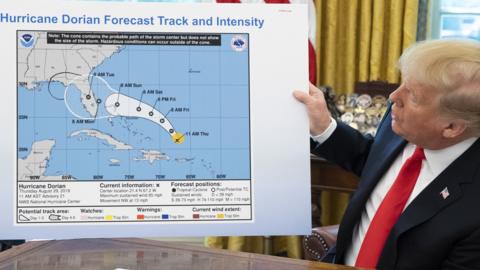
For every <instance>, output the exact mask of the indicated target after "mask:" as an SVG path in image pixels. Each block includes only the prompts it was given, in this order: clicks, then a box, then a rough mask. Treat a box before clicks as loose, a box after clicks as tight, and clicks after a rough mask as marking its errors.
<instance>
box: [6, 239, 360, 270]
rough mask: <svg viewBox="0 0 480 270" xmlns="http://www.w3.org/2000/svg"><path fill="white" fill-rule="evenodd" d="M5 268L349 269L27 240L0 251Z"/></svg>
mask: <svg viewBox="0 0 480 270" xmlns="http://www.w3.org/2000/svg"><path fill="white" fill-rule="evenodd" d="M6 269H9V270H10V269H18V270H25V269H42V270H50V269H67V270H80V269H81V270H89V269H109V270H114V269H142V270H146V269H172V270H173V269H174V270H184V269H196V270H204V269H215V270H223V269H225V270H226V269H229V270H230V269H231V270H236V269H249V270H253V269H272V270H273V269H275V270H281V269H285V270H287V269H288V270H300V269H327V270H334V269H335V270H348V269H355V268H351V267H345V266H339V265H333V264H324V263H317V262H310V261H305V260H296V259H289V258H281V257H274V256H267V255H261V254H251V253H244V252H234V251H227V250H219V249H211V248H205V247H198V246H191V245H187V244H179V243H171V242H160V241H154V240H146V239H135V238H120V239H76V240H58V241H38V242H27V243H25V244H22V245H20V246H16V247H14V248H12V249H9V250H7V251H4V252H2V253H0V270H6Z"/></svg>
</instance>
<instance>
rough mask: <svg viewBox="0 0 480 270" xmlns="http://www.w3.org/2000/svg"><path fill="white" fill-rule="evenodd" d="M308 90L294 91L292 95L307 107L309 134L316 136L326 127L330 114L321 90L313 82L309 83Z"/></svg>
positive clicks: (328, 123)
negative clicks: (306, 91)
mask: <svg viewBox="0 0 480 270" xmlns="http://www.w3.org/2000/svg"><path fill="white" fill-rule="evenodd" d="M308 92H309V93H308V94H307V93H305V92H302V91H294V92H293V96H295V98H296V99H297V100H298V101H300V102H302V103H303V104H305V106H306V107H307V112H308V118H309V119H310V135H312V136H316V135H320V134H321V133H322V132H323V131H325V129H327V128H328V126H329V125H330V121H331V118H330V117H331V116H330V112H329V111H328V109H327V103H326V102H325V97H324V96H323V92H322V91H320V89H318V88H317V87H315V85H313V84H310V87H309V89H308Z"/></svg>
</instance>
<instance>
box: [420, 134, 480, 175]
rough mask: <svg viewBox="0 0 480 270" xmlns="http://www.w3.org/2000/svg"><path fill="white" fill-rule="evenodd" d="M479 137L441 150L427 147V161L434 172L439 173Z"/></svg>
mask: <svg viewBox="0 0 480 270" xmlns="http://www.w3.org/2000/svg"><path fill="white" fill-rule="evenodd" d="M477 139H478V137H472V138H469V139H466V140H463V141H461V142H459V143H457V144H454V145H451V146H449V147H447V148H443V149H440V150H429V149H425V150H424V151H425V159H426V162H428V165H430V168H431V169H432V172H433V173H434V174H436V175H438V174H440V173H441V172H442V171H443V170H445V169H446V168H447V167H448V166H449V165H450V164H451V163H452V162H453V161H455V159H457V158H458V157H459V156H460V155H462V154H463V153H464V152H465V151H467V149H468V148H470V146H472V144H473V143H475V141H476V140H477Z"/></svg>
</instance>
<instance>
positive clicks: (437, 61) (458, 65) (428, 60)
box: [398, 39, 480, 136]
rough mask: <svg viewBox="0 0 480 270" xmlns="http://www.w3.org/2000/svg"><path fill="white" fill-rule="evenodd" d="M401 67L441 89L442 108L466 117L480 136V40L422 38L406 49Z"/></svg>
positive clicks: (408, 75) (474, 132) (420, 80)
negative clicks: (423, 39)
mask: <svg viewBox="0 0 480 270" xmlns="http://www.w3.org/2000/svg"><path fill="white" fill-rule="evenodd" d="M398 67H399V69H400V71H401V73H402V76H404V77H405V78H413V79H414V80H415V81H417V82H419V83H421V84H424V85H427V86H430V87H432V88H434V89H436V90H437V91H440V92H441V93H442V95H441V97H440V100H439V104H440V107H441V110H443V112H445V113H447V114H448V115H450V116H453V117H455V118H458V119H463V120H464V121H466V123H467V125H468V126H469V128H470V129H471V131H472V132H473V134H474V136H480V42H477V41H473V40H453V39H443V40H428V41H423V42H419V43H417V44H414V45H413V46H411V47H410V48H408V49H407V50H405V52H404V53H403V54H402V56H401V57H400V60H399V62H398Z"/></svg>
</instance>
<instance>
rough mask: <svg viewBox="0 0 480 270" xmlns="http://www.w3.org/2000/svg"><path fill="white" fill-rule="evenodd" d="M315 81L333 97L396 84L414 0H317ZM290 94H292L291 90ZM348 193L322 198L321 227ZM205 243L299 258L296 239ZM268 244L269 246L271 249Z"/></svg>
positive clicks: (412, 32) (335, 216)
mask: <svg viewBox="0 0 480 270" xmlns="http://www.w3.org/2000/svg"><path fill="white" fill-rule="evenodd" d="M315 5H316V7H315V8H316V16H317V37H316V38H317V40H316V44H317V46H316V54H317V81H318V84H319V85H330V86H332V87H333V88H334V89H335V90H336V92H337V94H341V93H351V92H353V86H354V82H355V81H373V80H382V81H388V82H391V83H394V82H398V81H399V73H398V71H397V69H396V61H397V59H398V57H399V56H400V53H401V51H402V50H403V49H404V48H405V47H408V46H409V45H410V44H411V43H413V42H414V41H415V38H416V25H417V12H418V0H316V1H315ZM292 91H293V90H292ZM348 198H349V196H348V194H341V193H328V192H324V193H323V194H322V202H321V203H322V224H324V225H329V224H336V223H339V222H340V219H341V217H342V215H343V211H344V209H345V207H346V204H347V202H348ZM205 245H206V246H209V247H216V248H223V249H229V250H236V251H246V252H254V253H265V250H269V249H270V248H271V254H276V255H282V256H288V257H291V258H301V256H302V248H301V247H302V246H301V240H300V237H297V236H275V237H269V238H264V237H260V236H255V237H253V236H252V237H207V238H206V239H205ZM270 245H271V247H270Z"/></svg>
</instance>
